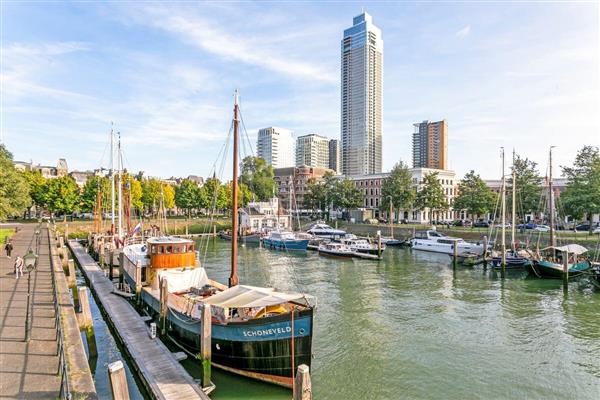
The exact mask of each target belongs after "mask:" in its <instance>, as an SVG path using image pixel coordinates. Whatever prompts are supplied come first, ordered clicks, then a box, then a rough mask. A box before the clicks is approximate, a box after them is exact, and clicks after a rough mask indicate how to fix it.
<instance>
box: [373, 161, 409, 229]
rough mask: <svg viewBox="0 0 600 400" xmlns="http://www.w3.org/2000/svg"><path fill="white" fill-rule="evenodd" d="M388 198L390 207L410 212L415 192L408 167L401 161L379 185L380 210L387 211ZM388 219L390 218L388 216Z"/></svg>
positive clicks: (388, 206)
mask: <svg viewBox="0 0 600 400" xmlns="http://www.w3.org/2000/svg"><path fill="white" fill-rule="evenodd" d="M390 198H391V200H392V205H393V206H395V208H396V209H397V210H410V209H412V208H413V205H414V203H415V199H416V192H415V189H414V187H413V182H412V174H411V172H410V169H408V165H406V164H404V163H403V162H402V161H400V162H399V163H398V164H396V165H394V168H392V171H391V172H390V176H389V177H388V178H387V179H385V180H384V181H383V184H382V185H381V206H380V209H381V210H384V211H387V210H389V208H390ZM396 215H398V213H396ZM389 218H392V216H391V215H390V216H389Z"/></svg>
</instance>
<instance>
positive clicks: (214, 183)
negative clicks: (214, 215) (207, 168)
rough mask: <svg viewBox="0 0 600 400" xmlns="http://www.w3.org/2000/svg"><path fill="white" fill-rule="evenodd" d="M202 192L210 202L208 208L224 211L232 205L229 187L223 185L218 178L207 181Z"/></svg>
mask: <svg viewBox="0 0 600 400" xmlns="http://www.w3.org/2000/svg"><path fill="white" fill-rule="evenodd" d="M202 190H203V191H204V193H205V196H206V199H207V200H208V205H207V208H209V209H215V210H224V209H226V208H227V207H228V205H229V204H230V200H229V198H228V196H227V185H221V181H219V180H218V179H217V178H209V179H207V180H206V182H205V183H204V186H202ZM230 196H231V195H230ZM230 196H229V197H230Z"/></svg>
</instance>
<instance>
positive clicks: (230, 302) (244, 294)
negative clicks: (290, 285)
mask: <svg viewBox="0 0 600 400" xmlns="http://www.w3.org/2000/svg"><path fill="white" fill-rule="evenodd" d="M302 299H306V296H305V295H303V294H302V293H284V292H277V291H275V289H272V288H261V287H254V286H245V285H238V286H234V287H231V288H229V289H226V290H224V291H222V292H220V293H217V294H215V295H213V296H210V297H208V298H206V299H204V302H205V303H208V304H211V305H213V306H219V307H228V308H233V307H235V308H239V307H242V308H244V307H245V308H248V307H266V306H273V305H277V304H283V303H287V302H289V301H298V300H302Z"/></svg>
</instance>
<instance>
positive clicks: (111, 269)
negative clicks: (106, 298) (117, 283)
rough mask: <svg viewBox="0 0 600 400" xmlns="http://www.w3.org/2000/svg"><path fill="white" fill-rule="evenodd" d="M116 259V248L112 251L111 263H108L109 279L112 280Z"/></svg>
mask: <svg viewBox="0 0 600 400" xmlns="http://www.w3.org/2000/svg"><path fill="white" fill-rule="evenodd" d="M114 259H115V252H114V250H111V251H110V263H109V264H108V279H109V280H110V281H111V282H112V280H113V263H114Z"/></svg>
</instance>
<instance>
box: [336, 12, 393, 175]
mask: <svg viewBox="0 0 600 400" xmlns="http://www.w3.org/2000/svg"><path fill="white" fill-rule="evenodd" d="M341 53H342V55H341V57H342V60H341V88H342V90H341V111H342V112H341V132H340V133H341V171H340V172H341V173H342V174H344V175H364V174H375V173H380V172H381V169H382V148H381V136H382V98H383V39H382V38H381V30H380V29H379V28H378V27H376V26H375V25H374V24H373V18H372V17H371V16H370V15H369V14H367V13H363V14H361V15H359V16H357V17H354V19H353V26H352V27H351V28H348V29H346V30H345V31H344V38H343V39H342V43H341Z"/></svg>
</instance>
